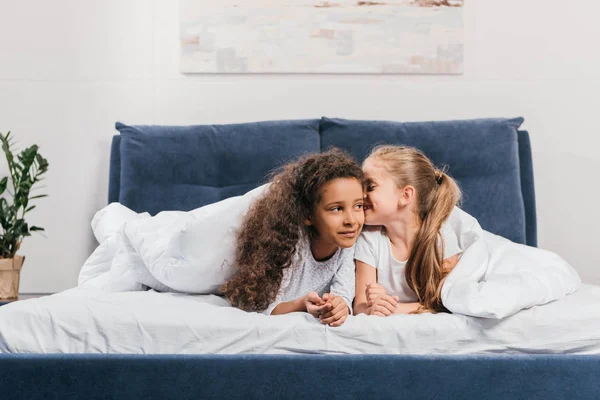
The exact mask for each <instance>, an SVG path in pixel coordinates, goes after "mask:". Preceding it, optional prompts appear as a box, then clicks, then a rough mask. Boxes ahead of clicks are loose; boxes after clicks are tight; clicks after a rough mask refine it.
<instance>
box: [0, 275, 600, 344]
mask: <svg viewBox="0 0 600 400" xmlns="http://www.w3.org/2000/svg"><path fill="white" fill-rule="evenodd" d="M0 352H2V353H138V354H148V353H219V354H237V353H271V354H274V353H321V354H332V353H333V354H342V353H343V354H359V353H369V354H444V353H446V354H471V353H571V354H600V286H590V285H584V286H583V287H582V288H581V289H580V290H579V291H578V292H576V293H574V294H572V295H569V296H567V297H566V298H564V299H562V300H559V301H555V302H553V303H550V304H546V305H544V306H537V307H534V308H531V309H528V310H523V311H521V312H519V313H517V314H515V315H513V316H511V317H508V318H505V319H503V320H493V319H487V318H474V317H467V316H463V315H448V314H437V315H399V316H392V317H388V318H380V317H374V316H366V315H359V316H354V317H350V318H349V319H348V320H347V321H346V323H345V324H344V325H343V326H341V327H338V328H331V327H328V326H323V325H321V324H319V322H318V321H317V320H315V319H313V318H312V317H311V316H309V315H308V314H306V313H294V314H290V315H282V316H265V315H262V314H257V313H246V312H243V311H240V310H237V309H235V308H231V307H229V305H228V304H227V302H225V301H224V300H223V299H222V298H220V297H217V296H212V295H210V296H189V295H181V294H175V293H157V292H153V291H149V292H125V293H105V292H100V291H92V290H89V289H87V290H84V289H80V288H75V289H71V290H68V291H65V292H62V293H59V294H56V295H53V296H48V297H43V298H38V299H31V300H25V301H19V302H15V303H13V304H9V305H6V306H2V307H0Z"/></svg>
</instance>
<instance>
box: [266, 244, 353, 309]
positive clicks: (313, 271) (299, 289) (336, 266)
mask: <svg viewBox="0 0 600 400" xmlns="http://www.w3.org/2000/svg"><path fill="white" fill-rule="evenodd" d="M354 279H355V268H354V247H351V248H347V249H342V248H339V249H338V250H337V251H336V252H335V254H334V255H333V256H331V258H329V259H328V260H326V261H317V260H315V258H314V257H313V255H312V252H311V250H310V242H309V239H308V238H306V237H304V238H302V239H301V240H300V242H299V243H298V249H297V251H296V254H295V255H294V259H293V261H292V264H291V266H290V267H289V268H287V269H286V270H284V272H283V279H282V280H281V287H280V288H279V292H278V293H277V297H276V298H275V301H273V302H272V303H271V304H270V305H269V307H268V308H267V309H266V310H265V311H263V313H264V314H267V315H270V314H271V312H272V311H273V309H274V308H275V307H277V305H278V304H279V303H281V302H284V301H292V300H295V299H297V298H298V297H301V296H304V295H305V294H307V293H308V292H311V291H314V292H317V294H318V295H319V296H323V294H325V293H329V292H333V294H334V295H336V296H341V297H342V298H343V299H344V301H345V302H346V304H347V305H348V308H349V309H350V313H352V301H353V300H354Z"/></svg>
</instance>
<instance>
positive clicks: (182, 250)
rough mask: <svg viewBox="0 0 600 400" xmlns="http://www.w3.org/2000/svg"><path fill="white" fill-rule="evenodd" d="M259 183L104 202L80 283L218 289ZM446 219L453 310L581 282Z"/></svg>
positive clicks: (536, 253) (474, 309)
mask: <svg viewBox="0 0 600 400" xmlns="http://www.w3.org/2000/svg"><path fill="white" fill-rule="evenodd" d="M266 188H267V185H265V186H261V187H259V188H257V189H255V190H253V191H251V192H248V193H247V194H245V195H244V196H237V197H233V198H229V199H227V200H223V201H221V202H218V203H214V204H211V205H208V206H205V207H202V208H199V209H196V210H194V211H190V212H177V211H169V212H162V213H160V214H158V215H157V216H155V217H150V216H149V215H148V214H136V213H134V212H133V211H131V210H128V209H127V208H125V207H123V206H121V205H119V204H116V203H113V204H111V205H109V206H107V207H106V208H105V209H103V210H101V211H100V212H98V214H97V215H96V216H95V217H94V220H93V221H92V228H93V229H94V233H95V235H96V237H97V238H98V241H99V242H100V246H99V247H98V248H97V249H96V251H95V252H94V253H93V254H92V256H91V257H90V258H89V259H88V260H87V262H86V263H85V265H84V266H83V268H82V270H81V273H80V276H79V286H80V287H83V288H91V289H101V290H104V291H108V292H125V291H141V290H145V289H147V288H153V289H156V290H158V291H161V292H184V293H192V294H218V288H219V286H221V285H222V284H223V283H224V282H225V281H226V280H227V279H228V278H229V277H230V276H231V275H232V273H233V271H234V269H233V262H234V257H235V234H236V232H237V229H238V228H239V226H240V222H241V219H242V216H243V215H244V214H245V213H246V211H247V210H248V207H249V206H250V204H252V202H253V201H254V199H256V197H257V196H259V195H261V194H262V193H263V192H264V191H265V190H266ZM282 218H285V216H282ZM447 223H448V225H449V226H450V227H451V229H452V230H453V231H454V233H455V234H456V236H457V239H458V243H459V246H460V247H461V249H462V250H463V253H462V255H461V258H460V261H459V262H458V265H457V266H456V268H455V269H454V270H453V271H452V272H451V273H450V275H449V276H448V278H447V279H446V282H445V283H444V286H443V288H442V301H443V303H444V305H445V306H446V307H447V308H448V309H449V310H450V311H452V312H453V313H456V314H463V315H470V316H477V317H485V318H496V319H500V318H504V317H507V316H509V315H512V314H514V313H516V312H517V311H519V310H522V309H525V308H530V307H533V306H535V305H541V304H546V303H548V302H551V301H554V300H557V299H560V298H562V297H564V296H566V295H568V294H570V293H573V292H575V291H576V290H577V289H578V288H579V287H580V286H581V280H580V278H579V276H578V275H577V273H576V271H575V270H574V269H573V268H572V267H571V266H570V265H569V264H568V263H567V262H566V261H564V260H563V259H561V258H560V257H559V256H557V255H556V254H554V253H551V252H548V251H545V250H540V249H536V248H532V247H528V246H524V245H520V244H515V243H512V242H510V241H508V240H506V239H504V238H501V237H499V236H496V235H493V234H491V233H489V232H485V231H483V230H482V229H481V227H480V226H479V223H478V222H477V220H476V219H475V218H473V217H471V216H470V215H469V214H467V213H465V212H464V211H462V210H460V209H456V211H455V212H453V213H452V216H451V218H450V219H449V221H448V222H447Z"/></svg>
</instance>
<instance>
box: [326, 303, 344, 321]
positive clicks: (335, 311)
mask: <svg viewBox="0 0 600 400" xmlns="http://www.w3.org/2000/svg"><path fill="white" fill-rule="evenodd" d="M344 307H346V308H348V306H347V305H346V303H345V302H342V303H340V304H338V305H337V306H336V307H335V308H334V309H332V310H331V311H329V312H328V313H326V314H323V315H322V316H321V322H322V321H323V320H324V319H327V318H331V317H333V316H334V315H336V314H338V313H339V312H340V311H343V310H344Z"/></svg>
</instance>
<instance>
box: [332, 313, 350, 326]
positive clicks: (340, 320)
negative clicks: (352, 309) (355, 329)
mask: <svg viewBox="0 0 600 400" xmlns="http://www.w3.org/2000/svg"><path fill="white" fill-rule="evenodd" d="M346 318H348V316H347V315H342V318H340V319H338V320H337V321H333V322H332V323H330V324H329V326H341V325H342V324H343V323H344V321H346Z"/></svg>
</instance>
